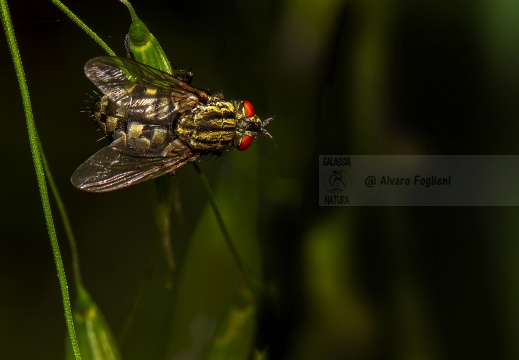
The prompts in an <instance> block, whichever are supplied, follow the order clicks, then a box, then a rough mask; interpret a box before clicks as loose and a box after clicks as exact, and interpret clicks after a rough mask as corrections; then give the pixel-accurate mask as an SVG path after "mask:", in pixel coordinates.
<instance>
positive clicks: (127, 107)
mask: <svg viewBox="0 0 519 360" xmlns="http://www.w3.org/2000/svg"><path fill="white" fill-rule="evenodd" d="M85 74H86V76H87V77H88V78H89V79H90V81H92V82H93V83H94V85H96V86H97V87H98V88H99V90H101V92H102V93H103V94H104V96H102V97H101V98H100V99H99V100H98V101H97V103H96V104H95V105H94V111H93V117H94V118H95V120H96V122H97V124H98V125H99V126H100V127H101V129H102V130H103V131H104V132H105V134H106V137H107V138H108V140H110V141H111V143H110V144H109V145H107V146H106V147H104V148H102V149H101V150H99V151H98V152H96V153H95V154H94V155H92V156H91V157H90V158H89V159H88V160H87V161H85V162H84V163H83V164H82V165H81V166H79V168H78V169H77V170H76V171H75V172H74V173H73V174H72V178H71V181H72V184H73V185H74V186H75V187H77V188H78V189H81V190H85V191H90V192H106V191H112V190H118V189H122V188H125V187H128V186H130V185H134V184H138V183H141V182H144V181H148V180H151V179H154V178H156V177H159V176H162V175H165V174H168V173H170V174H175V172H176V170H178V169H180V168H181V167H182V166H184V165H186V164H188V163H190V162H193V161H195V160H197V159H198V158H199V157H200V156H202V155H204V154H207V153H213V154H220V153H222V152H223V151H224V150H226V149H229V148H231V147H233V146H234V147H235V148H237V149H238V150H246V149H247V148H248V147H249V146H250V145H251V143H252V140H253V139H254V138H255V137H257V136H259V135H260V134H265V135H266V136H267V137H269V138H272V136H271V135H270V134H269V133H268V132H267V130H266V129H265V126H266V125H267V124H268V123H269V122H270V121H272V118H269V119H267V120H265V121H261V120H260V119H259V118H258V117H257V116H256V114H255V111H254V107H253V106H252V104H251V103H250V102H249V101H247V100H243V101H236V100H230V101H228V100H225V99H224V97H223V95H222V94H220V93H217V94H211V93H209V92H207V91H205V90H201V89H197V88H195V87H192V86H190V85H189V82H190V81H189V80H190V77H188V76H183V75H178V74H177V76H174V75H170V74H168V73H165V72H163V71H160V70H158V69H155V68H153V67H150V66H147V65H144V64H142V63H139V62H136V61H134V60H130V59H125V58H119V57H110V56H102V57H97V58H94V59H92V60H90V61H88V62H87V63H86V64H85ZM179 74H182V73H179Z"/></svg>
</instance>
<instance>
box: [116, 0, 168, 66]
mask: <svg viewBox="0 0 519 360" xmlns="http://www.w3.org/2000/svg"><path fill="white" fill-rule="evenodd" d="M121 2H122V3H123V4H124V5H126V7H127V8H128V10H129V11H130V15H131V17H132V24H131V25H130V30H129V32H128V35H127V36H126V41H125V44H126V48H127V50H128V52H130V53H131V55H132V57H133V59H134V60H136V61H138V62H140V63H143V64H146V65H149V66H151V67H154V68H155V69H159V70H162V71H164V72H167V73H168V74H173V69H172V67H171V64H170V63H169V61H168V58H167V57H166V54H164V51H163V50H162V47H161V46H160V44H159V42H158V41H157V39H155V37H154V36H153V35H152V34H151V33H150V31H149V30H148V28H147V27H146V25H144V23H143V22H142V21H141V20H140V19H139V18H138V17H137V14H136V13H135V11H134V10H133V7H132V5H131V4H130V3H129V2H128V1H127V0H121Z"/></svg>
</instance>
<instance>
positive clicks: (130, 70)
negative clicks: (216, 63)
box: [85, 56, 208, 121]
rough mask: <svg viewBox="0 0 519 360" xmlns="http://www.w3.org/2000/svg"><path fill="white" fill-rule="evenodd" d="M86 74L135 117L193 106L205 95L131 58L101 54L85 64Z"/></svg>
mask: <svg viewBox="0 0 519 360" xmlns="http://www.w3.org/2000/svg"><path fill="white" fill-rule="evenodd" d="M85 74H86V76H87V77H88V78H89V79H90V81H92V82H93V83H94V85H96V86H97V87H98V88H99V90H101V91H102V92H103V94H105V95H107V96H108V98H109V99H110V100H111V101H113V102H115V103H116V105H117V106H118V107H121V108H125V109H127V110H128V111H129V113H130V114H131V115H132V116H133V117H134V119H135V120H138V121H149V120H150V119H155V118H157V117H162V118H165V117H168V116H170V115H171V114H173V113H174V112H183V111H186V110H189V109H192V108H193V107H194V106H195V105H196V104H197V103H198V102H199V101H202V102H206V101H207V97H208V95H207V94H206V93H205V92H204V91H202V90H199V89H196V88H194V87H191V86H189V85H188V84H187V83H186V82H184V81H182V80H181V79H180V78H178V77H175V76H173V75H170V74H168V73H165V72H163V71H160V70H158V69H155V68H152V67H150V66H147V65H144V64H142V63H139V62H137V61H134V60H130V59H125V58H119V57H112V56H101V57H97V58H94V59H91V60H89V61H88V62H87V63H86V64H85Z"/></svg>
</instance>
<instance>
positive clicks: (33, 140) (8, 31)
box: [0, 0, 81, 359]
mask: <svg viewBox="0 0 519 360" xmlns="http://www.w3.org/2000/svg"><path fill="white" fill-rule="evenodd" d="M0 15H1V18H2V25H3V27H4V31H5V35H6V38H7V43H8V45H9V50H10V51H11V56H12V58H13V64H14V69H15V72H16V77H17V79H18V84H19V86H20V93H21V97H22V102H23V108H24V112H25V118H26V122H27V131H28V133H29V143H30V146H31V153H32V159H33V162H34V168H35V170H36V178H37V180H38V187H39V189H40V197H41V201H42V205H43V213H44V214H45V222H46V224H47V230H48V232H49V238H50V242H51V246H52V253H53V255H54V261H55V263H56V269H57V272H58V279H59V284H60V288H61V296H62V299H63V308H64V310H65V321H66V323H67V329H68V334H69V337H70V342H71V344H72V349H73V351H74V356H75V358H76V359H81V354H80V353H79V346H78V343H77V339H76V333H75V331H74V322H73V319H72V309H71V307H70V298H69V294H68V289H67V279H66V277H65V270H64V268H63V261H62V259H61V254H60V251H59V245H58V238H57V235H56V229H55V228H54V221H53V219H52V212H51V208H50V202H49V195H48V193H47V185H46V183H45V174H44V172H43V165H42V160H41V155H40V149H39V146H38V134H37V132H36V124H35V123H34V117H33V114H32V108H31V100H30V96H29V88H28V87H27V81H26V79H25V74H24V71H23V65H22V59H21V57H20V52H19V51H18V45H17V43H16V37H15V34H14V29H13V25H12V23H11V17H10V15H9V9H8V7H7V0H0Z"/></svg>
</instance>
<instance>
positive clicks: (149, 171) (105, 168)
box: [71, 138, 200, 193]
mask: <svg viewBox="0 0 519 360" xmlns="http://www.w3.org/2000/svg"><path fill="white" fill-rule="evenodd" d="M199 156H200V154H197V153H193V152H192V151H191V150H190V149H189V148H188V147H187V146H186V145H184V144H183V143H182V142H181V141H180V140H178V139H177V140H175V141H173V142H172V143H171V144H170V146H169V147H168V149H167V150H165V151H163V152H162V153H161V152H151V153H149V154H146V155H143V154H140V153H138V152H136V151H134V150H133V149H130V148H127V147H126V144H125V139H124V138H119V139H117V140H115V141H114V142H112V143H111V144H110V145H108V146H106V147H104V148H102V149H101V150H99V151H98V152H96V153H95V154H94V155H92V156H91V157H90V158H89V159H88V160H87V161H85V162H84V163H83V164H82V165H81V166H80V167H79V168H77V170H76V171H75V172H74V173H73V174H72V178H71V181H72V185H74V186H75V187H77V188H78V189H81V190H84V191H89V192H98V193H100V192H107V191H113V190H118V189H122V188H125V187H128V186H130V185H134V184H138V183H141V182H144V181H148V180H151V179H154V178H156V177H159V176H162V175H164V174H167V173H174V172H175V170H176V169H179V168H181V167H182V166H184V165H186V164H187V163H190V162H193V161H195V160H196V159H198V157H199Z"/></svg>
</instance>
